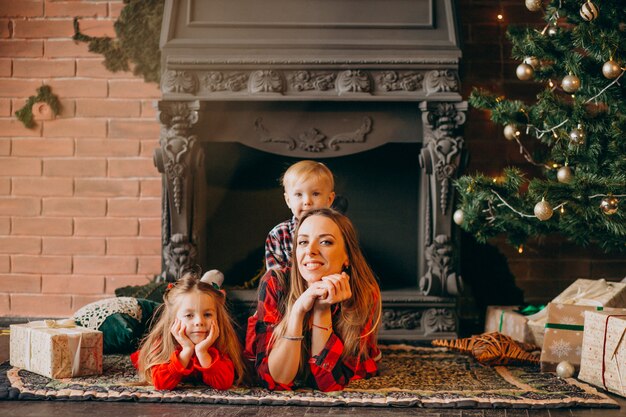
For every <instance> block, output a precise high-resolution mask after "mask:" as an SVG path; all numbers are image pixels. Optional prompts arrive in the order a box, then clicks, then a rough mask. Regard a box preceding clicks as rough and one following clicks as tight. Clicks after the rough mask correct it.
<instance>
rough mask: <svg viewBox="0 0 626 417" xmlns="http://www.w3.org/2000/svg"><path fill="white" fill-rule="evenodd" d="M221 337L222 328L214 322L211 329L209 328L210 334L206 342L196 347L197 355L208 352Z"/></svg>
mask: <svg viewBox="0 0 626 417" xmlns="http://www.w3.org/2000/svg"><path fill="white" fill-rule="evenodd" d="M219 335H220V328H219V327H218V326H217V323H216V322H215V321H212V322H211V327H210V328H209V333H208V334H207V335H206V337H205V338H204V340H202V341H201V342H199V343H198V344H197V345H196V355H198V354H199V353H201V352H207V351H208V350H209V348H210V347H211V346H213V344H214V343H215V341H216V340H217V338H218V337H219Z"/></svg>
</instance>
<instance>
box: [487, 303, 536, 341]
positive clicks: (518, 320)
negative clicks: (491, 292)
mask: <svg viewBox="0 0 626 417" xmlns="http://www.w3.org/2000/svg"><path fill="white" fill-rule="evenodd" d="M517 309H518V307H515V306H488V307H487V313H486V315H485V333H492V332H499V333H502V334H505V335H507V336H510V337H511V338H513V339H514V340H517V341H518V342H524V343H532V344H535V340H534V337H533V335H532V333H531V332H530V329H529V328H528V324H527V321H528V319H527V316H525V315H523V314H521V313H518V312H517V311H516V310H517Z"/></svg>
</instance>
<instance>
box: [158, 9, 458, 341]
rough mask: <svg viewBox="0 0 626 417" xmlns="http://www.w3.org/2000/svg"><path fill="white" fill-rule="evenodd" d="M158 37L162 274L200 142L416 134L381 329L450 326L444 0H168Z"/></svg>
mask: <svg viewBox="0 0 626 417" xmlns="http://www.w3.org/2000/svg"><path fill="white" fill-rule="evenodd" d="M161 47H162V65H161V67H162V80H161V90H162V93H163V95H162V100H161V101H160V102H159V103H158V109H159V120H160V122H161V135H160V148H158V149H156V151H155V164H156V166H157V167H158V168H159V170H160V172H162V173H163V187H164V193H163V196H164V197H163V266H164V271H163V276H164V277H165V278H166V279H169V280H172V279H175V277H176V276H177V275H178V272H179V271H180V270H181V268H183V267H186V266H189V265H193V264H194V263H196V261H197V258H198V238H199V237H198V236H197V233H198V228H197V227H195V226H194V224H193V223H194V219H196V218H197V213H194V203H193V192H192V190H193V189H194V187H195V184H194V182H195V181H196V180H197V173H198V172H199V171H198V170H199V169H200V167H201V165H202V162H203V158H202V152H199V151H198V142H199V141H215V142H239V143H242V144H245V145H246V146H249V147H252V148H255V149H258V150H261V151H265V152H270V153H274V154H279V155H286V156H292V157H298V158H300V157H301V158H307V159H315V158H332V157H338V156H344V155H350V154H355V153H358V152H363V151H365V150H370V149H374V148H376V147H379V146H381V145H383V144H385V143H388V142H392V141H400V142H417V143H421V144H422V149H421V154H420V155H419V166H420V167H421V169H422V175H421V178H422V185H421V189H420V190H419V194H420V196H419V199H420V203H419V204H420V206H421V213H422V214H423V218H422V219H421V221H420V226H419V229H420V230H419V232H420V234H421V236H423V239H422V240H421V241H420V243H419V248H418V253H417V254H416V256H418V257H419V258H420V262H418V264H419V269H420V271H419V274H418V276H419V277H420V278H419V279H418V282H416V283H415V287H414V288H413V289H411V290H409V291H384V292H383V308H384V317H383V326H382V328H383V331H382V333H381V338H382V339H390V340H412V341H416V340H426V339H432V338H445V337H453V336H454V335H455V334H456V333H457V331H458V329H457V326H458V323H457V318H456V317H457V316H456V312H455V305H456V303H455V298H454V296H455V295H457V294H458V293H459V291H460V290H461V287H462V280H461V277H460V276H459V274H458V257H457V253H458V252H457V248H456V245H455V239H454V236H453V235H454V230H453V228H452V221H451V217H452V214H451V212H452V207H453V200H454V193H453V187H452V180H453V179H454V178H455V176H456V175H457V173H458V170H459V167H460V164H461V161H462V156H463V137H462V133H461V127H462V125H463V123H464V121H465V111H466V109H467V105H466V103H465V102H463V101H462V98H461V96H460V93H459V77H458V64H459V59H460V56H461V53H460V49H459V45H458V38H457V30H456V23H455V11H454V7H453V4H452V1H451V0H413V1H406V0H360V1H359V2H354V1H348V0H333V1H332V2H330V1H324V0H264V1H263V2H259V1H254V0H203V1H200V0H179V1H177V0H166V2H165V13H164V20H163V29H162V34H161ZM304 104H306V105H304ZM327 106H332V109H333V111H332V112H328V111H324V109H325V107H327ZM399 106H400V107H399ZM398 108H400V109H401V110H400V111H399V112H396V111H395V110H394V111H390V109H396V110H397V109H398ZM242 109H243V110H242ZM298 111H306V112H307V113H306V125H304V124H302V125H298V126H297V127H296V126H293V125H288V126H285V124H284V120H285V118H286V117H289V116H291V115H292V114H293V112H298ZM412 126H419V128H420V130H421V131H419V132H417V133H416V132H415V130H414V129H412ZM218 127H219V128H218ZM416 165H417V161H416ZM401 261H402V260H398V262H401ZM234 294H235V295H236V296H237V298H238V299H240V300H242V301H243V302H244V303H250V302H252V301H253V298H254V294H253V292H246V291H238V292H234Z"/></svg>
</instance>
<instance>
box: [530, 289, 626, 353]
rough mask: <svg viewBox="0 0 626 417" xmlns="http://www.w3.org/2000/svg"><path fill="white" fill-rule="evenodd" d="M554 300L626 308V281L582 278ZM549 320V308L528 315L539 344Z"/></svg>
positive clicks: (540, 344) (572, 303)
mask: <svg viewBox="0 0 626 417" xmlns="http://www.w3.org/2000/svg"><path fill="white" fill-rule="evenodd" d="M552 302H553V303H558V304H571V305H580V306H591V307H617V308H626V283H620V282H609V281H606V280H605V279H583V278H580V279H577V280H576V281H574V282H573V283H572V284H571V285H570V286H569V287H567V288H566V289H565V290H564V291H563V292H562V293H560V294H559V295H557V296H556V297H555V298H554V299H553V300H552ZM547 320H548V311H547V309H544V310H542V311H540V312H538V313H537V314H534V315H532V316H528V327H529V328H530V331H531V333H532V334H533V338H534V342H535V344H537V345H538V346H543V337H544V336H543V334H544V330H545V325H546V323H547ZM581 325H582V322H581Z"/></svg>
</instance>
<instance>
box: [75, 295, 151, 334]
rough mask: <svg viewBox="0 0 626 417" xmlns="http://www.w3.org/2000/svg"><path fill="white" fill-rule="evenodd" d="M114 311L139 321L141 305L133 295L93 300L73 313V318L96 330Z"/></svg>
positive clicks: (82, 324)
mask: <svg viewBox="0 0 626 417" xmlns="http://www.w3.org/2000/svg"><path fill="white" fill-rule="evenodd" d="M115 313H124V314H128V315H129V316H130V317H132V318H134V319H136V320H137V321H139V322H141V314H142V312H141V306H140V305H139V302H137V299H136V298H134V297H115V298H106V299H104V300H100V301H95V302H93V303H91V304H87V305H86V306H84V307H82V308H80V309H79V310H78V311H76V312H75V313H74V316H73V318H74V320H76V321H77V322H78V323H80V325H81V326H83V327H87V328H89V329H94V330H98V329H99V328H100V326H101V325H102V323H103V322H104V320H106V318H107V317H109V316H111V315H112V314H115Z"/></svg>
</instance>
